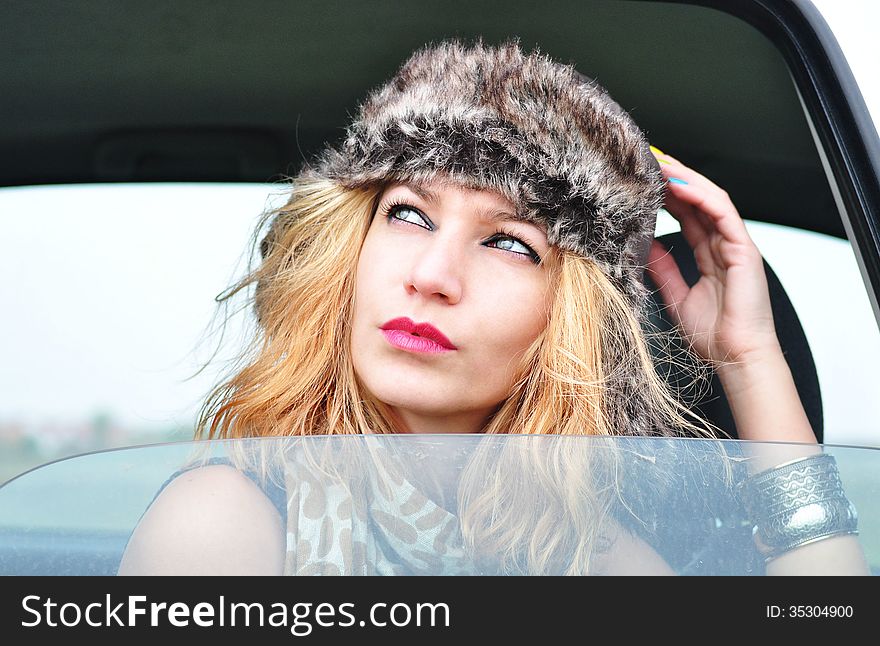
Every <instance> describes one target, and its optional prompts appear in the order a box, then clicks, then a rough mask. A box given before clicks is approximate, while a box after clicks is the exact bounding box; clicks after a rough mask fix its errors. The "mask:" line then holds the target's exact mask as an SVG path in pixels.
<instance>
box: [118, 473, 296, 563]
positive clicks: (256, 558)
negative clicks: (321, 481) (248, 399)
mask: <svg viewBox="0 0 880 646" xmlns="http://www.w3.org/2000/svg"><path fill="white" fill-rule="evenodd" d="M283 566H284V535H283V529H282V527H281V518H280V516H279V515H278V511H277V510H276V509H275V507H274V506H273V505H272V502H271V501H270V500H269V499H268V498H267V497H266V495H265V494H264V493H263V492H262V491H260V489H259V487H257V486H256V485H255V484H254V483H253V482H251V480H250V479H248V478H247V477H246V476H245V475H243V474H241V473H240V472H239V471H236V470H235V469H233V468H232V467H229V466H224V465H212V466H206V467H202V468H199V469H193V470H192V471H187V472H186V473H184V474H182V475H180V476H179V477H177V478H175V479H174V480H173V481H172V482H171V483H170V484H169V485H168V486H167V487H166V488H165V489H164V490H163V491H162V493H161V494H159V496H158V497H157V498H156V500H155V501H154V502H153V504H152V506H151V507H150V508H149V510H147V512H146V513H145V514H144V516H143V518H142V519H141V521H140V523H139V524H138V526H137V528H136V529H135V531H134V533H133V534H132V537H131V540H130V541H129V543H128V547H127V548H126V550H125V554H124V555H123V557H122V562H121V564H120V566H119V574H120V575H144V574H147V575H169V574H175V575H176V574H185V575H245V574H246V575H267V574H281V573H282V570H283Z"/></svg>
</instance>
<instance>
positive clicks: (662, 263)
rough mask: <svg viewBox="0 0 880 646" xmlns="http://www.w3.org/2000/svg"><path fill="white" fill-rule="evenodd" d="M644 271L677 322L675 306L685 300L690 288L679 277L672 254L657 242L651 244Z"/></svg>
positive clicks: (679, 271) (679, 272)
mask: <svg viewBox="0 0 880 646" xmlns="http://www.w3.org/2000/svg"><path fill="white" fill-rule="evenodd" d="M646 269H647V271H648V273H649V274H650V276H651V280H653V281H654V284H655V285H657V289H658V290H659V292H660V297H661V298H662V299H663V303H664V304H665V305H666V306H667V307H670V308H671V309H672V310H673V312H674V318H675V322H676V323H677V322H678V313H677V305H678V304H679V303H681V302H683V301H684V300H685V298H687V295H688V293H689V292H690V289H691V288H690V287H689V286H688V284H687V282H685V280H684V278H683V277H682V275H681V270H680V269H679V268H678V264H677V263H676V262H675V258H673V256H672V254H671V253H669V251H668V250H667V249H666V248H665V247H664V246H663V245H662V244H661V243H660V242H659V241H658V240H656V239H655V240H654V241H652V242H651V250H650V252H649V253H648V264H647V265H646Z"/></svg>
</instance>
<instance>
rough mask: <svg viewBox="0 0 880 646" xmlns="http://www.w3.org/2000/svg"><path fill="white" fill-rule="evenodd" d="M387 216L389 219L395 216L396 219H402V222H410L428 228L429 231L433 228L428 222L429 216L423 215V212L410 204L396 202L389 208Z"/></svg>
mask: <svg viewBox="0 0 880 646" xmlns="http://www.w3.org/2000/svg"><path fill="white" fill-rule="evenodd" d="M401 216H402V217H401ZM387 217H388V218H389V219H390V218H394V219H395V220H401V221H402V222H409V223H410V224H415V225H416V226H420V227H422V228H424V229H428V230H429V231H430V229H431V226H430V225H429V224H428V222H427V218H425V216H424V215H422V212H421V211H419V210H418V209H416V208H415V207H412V206H409V205H408V204H396V205H394V206H392V207H391V208H390V209H388V216H387Z"/></svg>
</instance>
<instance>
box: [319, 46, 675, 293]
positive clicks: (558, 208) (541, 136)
mask: <svg viewBox="0 0 880 646" xmlns="http://www.w3.org/2000/svg"><path fill="white" fill-rule="evenodd" d="M304 172H306V173H309V174H318V175H320V176H323V177H327V178H330V179H332V180H334V181H337V182H339V183H340V184H342V185H344V186H346V187H349V188H355V187H359V186H365V185H368V184H371V183H375V182H379V181H386V180H388V179H395V180H399V181H415V182H424V181H428V180H431V179H433V178H438V177H441V176H442V177H443V178H444V179H447V180H448V179H451V180H452V181H454V182H456V183H460V184H461V185H464V186H466V187H469V188H485V189H491V190H494V191H497V192H498V193H500V194H502V195H504V196H505V197H506V198H508V199H509V200H510V201H511V202H512V203H513V204H515V205H516V206H517V209H518V213H517V215H518V217H521V218H522V219H523V220H526V221H529V222H532V223H535V224H538V225H540V226H542V227H544V228H545V230H546V233H547V238H548V241H549V242H550V244H552V245H557V246H558V247H560V248H562V249H565V250H568V251H572V252H574V253H577V254H580V255H582V256H586V257H589V258H591V259H593V260H595V261H597V262H598V263H599V264H600V266H601V267H602V268H603V270H604V271H605V273H606V274H608V275H609V276H610V277H611V278H612V279H613V280H614V281H615V282H616V284H617V285H618V286H619V287H620V288H621V290H622V291H623V292H624V294H626V296H627V297H628V298H629V300H630V302H631V304H632V305H633V306H634V309H639V308H640V307H641V304H642V302H643V299H644V297H645V296H646V294H647V290H646V288H645V287H644V284H643V283H642V271H643V268H644V264H645V262H646V261H647V253H648V248H649V246H650V242H651V239H652V238H653V237H654V226H655V221H656V216H657V211H658V209H659V208H660V206H661V205H662V202H663V192H664V182H663V178H662V175H661V172H660V168H659V166H658V164H657V161H656V160H655V159H654V156H653V155H652V154H651V152H650V150H649V147H648V142H647V140H646V139H645V137H644V135H643V134H642V132H641V130H640V129H639V128H638V126H636V124H635V122H633V120H632V119H631V118H630V117H629V115H628V114H627V113H626V112H624V110H623V109H622V108H621V107H620V106H619V105H618V104H617V103H615V102H614V101H613V100H612V99H611V98H610V97H609V96H608V94H607V93H606V92H605V91H604V90H603V89H602V88H600V87H599V86H598V85H597V84H596V83H595V82H593V81H590V80H589V79H586V78H585V77H584V76H582V75H581V74H580V73H578V72H577V71H576V70H575V69H574V68H573V67H572V66H571V65H563V64H560V63H556V62H554V61H552V60H551V59H550V58H549V57H547V56H546V55H544V54H542V53H540V52H539V51H537V50H535V51H533V52H532V53H530V54H524V53H523V52H522V51H521V49H520V47H519V44H518V42H517V41H510V42H507V43H505V44H502V45H500V46H498V47H492V46H487V45H485V44H483V43H482V42H481V41H479V42H477V43H475V44H474V45H471V46H468V45H465V44H463V43H461V42H459V41H445V42H441V43H439V44H437V45H430V46H427V47H425V48H423V49H421V50H419V51H417V52H416V53H415V54H413V55H412V57H411V58H410V59H409V60H408V61H406V63H404V64H403V66H402V67H401V69H400V71H399V72H398V73H397V75H396V76H394V77H393V78H392V79H391V80H390V81H388V82H387V83H386V84H385V85H383V86H381V87H379V88H378V89H376V90H375V91H373V92H372V93H371V94H370V95H369V97H368V98H367V99H366V101H365V102H364V103H363V104H362V105H361V106H360V110H359V112H358V114H357V116H356V117H355V119H354V121H353V123H352V124H351V125H350V126H349V128H348V131H347V137H346V139H345V141H344V142H343V144H342V145H341V147H340V148H338V149H337V148H333V147H328V148H327V149H326V150H325V151H324V154H323V155H322V157H321V158H320V159H319V161H318V162H317V164H316V165H314V166H313V167H311V168H308V169H306V171H304Z"/></svg>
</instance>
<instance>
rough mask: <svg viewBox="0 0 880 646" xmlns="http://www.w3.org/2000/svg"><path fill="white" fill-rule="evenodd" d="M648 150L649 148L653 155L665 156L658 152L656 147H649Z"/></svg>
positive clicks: (660, 151) (663, 153)
mask: <svg viewBox="0 0 880 646" xmlns="http://www.w3.org/2000/svg"><path fill="white" fill-rule="evenodd" d="M650 148H651V152H652V153H654V154H655V155H665V154H666V153H665V152H663V151H662V150H660V149H659V148H657V147H656V146H651V147H650Z"/></svg>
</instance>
